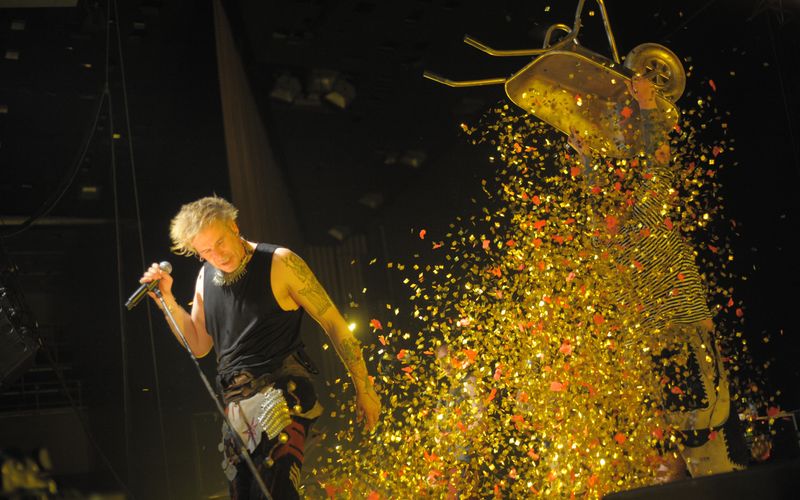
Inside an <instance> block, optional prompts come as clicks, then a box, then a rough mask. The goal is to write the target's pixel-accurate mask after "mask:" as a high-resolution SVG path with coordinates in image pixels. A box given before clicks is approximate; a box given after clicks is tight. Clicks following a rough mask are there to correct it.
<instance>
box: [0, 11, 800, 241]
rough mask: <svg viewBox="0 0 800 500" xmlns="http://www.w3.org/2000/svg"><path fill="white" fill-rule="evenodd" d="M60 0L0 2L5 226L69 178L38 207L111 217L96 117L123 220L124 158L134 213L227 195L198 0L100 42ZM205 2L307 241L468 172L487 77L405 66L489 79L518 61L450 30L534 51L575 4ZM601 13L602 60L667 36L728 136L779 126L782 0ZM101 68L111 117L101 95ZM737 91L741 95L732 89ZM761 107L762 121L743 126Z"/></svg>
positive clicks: (133, 15) (208, 34)
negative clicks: (437, 76)
mask: <svg viewBox="0 0 800 500" xmlns="http://www.w3.org/2000/svg"><path fill="white" fill-rule="evenodd" d="M4 3H7V4H9V5H13V4H15V3H18V2H13V1H11V0H6V2H0V5H2V4H4ZM35 3H36V2H29V5H32V4H35ZM44 3H45V4H46V3H47V2H44ZM51 3H52V2H51ZM55 3H56V4H58V3H59V2H55ZM63 3H64V4H70V3H72V4H75V6H74V7H62V8H28V9H13V8H0V23H2V25H1V26H0V34H2V37H3V38H2V39H3V42H4V50H6V51H7V52H6V57H5V58H4V59H2V60H0V71H1V72H2V73H1V74H2V81H1V82H0V106H5V107H4V108H0V109H5V111H4V112H3V113H2V114H0V141H2V143H1V145H2V147H0V195H1V196H2V201H1V202H0V216H4V217H6V218H7V219H8V217H9V216H15V217H12V218H11V219H8V221H9V223H13V222H19V220H20V218H22V219H24V218H25V217H27V216H29V215H32V214H36V213H37V209H38V208H39V207H41V206H42V205H43V204H47V202H48V200H50V201H52V199H53V196H54V193H58V192H60V187H62V186H63V185H65V183H70V185H69V187H68V188H67V190H66V192H65V194H64V196H63V198H61V199H60V201H59V202H58V203H56V204H55V205H54V209H53V214H56V215H62V216H70V217H110V216H111V213H112V212H113V199H114V190H113V186H112V177H113V175H114V170H113V169H112V168H110V166H109V157H110V151H109V148H108V141H109V133H110V127H111V126H113V127H114V131H115V132H117V133H118V134H120V135H119V137H118V138H117V139H116V140H115V145H116V147H115V148H114V153H115V158H114V160H115V164H116V168H117V169H118V170H119V178H118V193H117V199H118V202H117V204H118V205H119V209H118V210H119V212H120V214H121V215H122V216H127V215H131V214H132V213H134V212H133V209H132V208H128V207H130V206H132V203H133V202H134V201H135V200H134V199H133V198H132V196H133V195H132V194H131V193H132V192H133V191H132V189H133V188H134V186H133V184H132V180H131V179H130V178H129V175H128V174H127V172H128V165H129V164H130V163H131V161H133V166H134V168H135V174H136V176H137V184H136V186H135V187H137V188H138V189H140V190H141V192H140V193H139V196H138V198H139V201H140V203H143V204H144V205H146V207H145V216H148V215H152V216H156V215H155V214H156V211H157V210H159V209H161V208H160V207H159V206H158V204H153V203H152V201H151V200H150V199H148V198H147V197H148V195H149V194H153V195H155V199H158V200H161V199H167V198H171V197H174V196H176V195H177V196H178V197H180V198H182V199H188V198H191V197H192V196H194V193H200V194H204V193H208V192H212V191H216V192H219V193H227V190H228V188H227V183H226V172H225V168H224V163H225V157H224V144H223V142H222V141H223V140H224V139H223V137H222V128H221V118H220V104H219V96H218V90H217V86H216V74H215V52H214V38H213V22H212V9H211V6H210V2H190V1H162V0H144V1H138V2H119V4H120V5H119V7H118V8H119V9H120V11H119V12H118V13H116V14H115V13H114V12H111V17H112V19H113V18H117V17H118V18H119V35H120V36H119V39H117V32H115V31H113V30H112V32H111V33H110V36H109V37H108V39H106V31H105V29H104V19H105V18H106V16H107V12H106V11H107V10H108V6H107V5H106V4H105V3H103V2H89V1H81V2H77V3H76V2H68V1H65V2H63ZM222 3H223V4H224V5H225V6H226V9H227V12H228V16H229V18H230V20H231V24H232V25H233V29H234V32H235V36H236V38H237V41H238V43H239V47H240V51H241V54H242V57H243V59H244V61H245V64H246V67H247V69H248V73H249V76H250V79H251V85H252V88H253V91H254V94H255V96H256V99H257V101H258V103H259V106H260V108H261V112H262V117H263V119H264V121H265V122H266V123H267V126H268V130H269V133H270V134H271V140H272V144H273V147H274V148H275V150H276V152H277V154H278V161H279V163H280V168H281V169H283V171H284V172H285V173H286V177H287V180H288V183H289V185H290V192H291V196H292V198H293V200H294V202H295V206H296V208H297V211H298V214H299V218H300V222H301V225H302V228H303V230H304V235H305V237H306V239H307V240H308V241H311V242H326V241H329V240H330V236H329V235H328V229H329V228H331V227H333V226H346V227H348V228H350V229H351V230H353V231H360V230H364V227H365V226H368V225H369V224H374V223H375V222H376V221H378V222H379V221H380V218H381V216H382V214H383V211H385V210H392V209H397V208H398V204H399V205H400V206H402V207H403V208H405V209H412V210H413V207H411V206H409V205H410V204H409V202H408V197H409V196H412V197H413V196H414V191H415V189H416V188H417V187H418V186H419V185H421V184H425V183H426V182H429V181H434V180H435V181H436V182H441V177H439V176H437V174H436V171H437V170H438V171H440V172H444V171H447V172H450V171H451V170H449V169H451V168H452V169H454V170H452V171H453V172H458V173H459V174H460V175H459V176H458V177H459V178H464V177H465V176H478V177H480V176H485V175H486V172H485V171H484V170H483V169H485V162H482V160H481V156H480V155H476V157H475V158H474V161H469V162H468V163H469V164H465V162H464V160H463V158H462V157H461V156H460V155H459V154H457V153H456V151H457V150H459V148H462V147H464V145H465V144H466V139H465V138H464V137H463V136H462V135H460V132H459V130H460V129H459V123H461V122H463V121H466V122H468V123H469V122H474V121H475V120H476V119H477V118H478V117H479V116H480V114H481V113H482V112H484V111H485V110H486V109H488V108H489V107H491V106H492V105H494V104H496V103H497V102H500V101H502V100H503V98H504V95H503V91H502V88H501V87H499V86H493V87H483V88H471V89H451V88H447V87H443V86H440V85H438V84H436V83H434V82H431V81H429V80H426V79H423V78H422V76H421V75H422V72H423V70H425V69H428V70H434V71H436V72H438V73H441V74H444V75H447V76H451V77H453V78H456V79H468V78H483V77H494V76H508V75H510V74H511V73H513V72H515V71H516V70H517V69H519V68H521V67H522V66H523V65H524V63H525V62H526V60H527V58H524V57H523V58H492V57H490V56H487V55H484V54H482V53H480V52H478V51H476V50H474V49H472V48H470V47H468V46H466V45H464V44H463V43H462V42H461V40H462V37H463V35H464V34H465V33H469V34H470V35H473V36H475V37H476V38H478V39H480V40H482V41H484V42H486V43H488V44H490V45H493V46H496V47H498V48H526V47H539V46H540V45H541V41H542V39H543V36H544V31H545V30H546V28H547V27H548V26H550V25H551V24H554V23H557V22H562V23H567V24H571V23H572V18H573V16H574V9H575V4H576V2H563V1H562V2H545V1H511V0H507V1H500V2H485V1H477V0H446V1H434V0H429V1H403V2H379V1H377V0H360V1H342V2H327V1H321V0H307V1H302V0H293V1H283V2H263V1H258V0H240V1H236V2H231V1H226V2H222ZM111 5H112V7H114V9H116V8H117V7H116V4H114V3H113V2H112V3H111ZM607 7H608V11H609V16H610V20H611V25H612V28H613V30H614V35H615V36H616V40H617V45H618V47H619V50H620V54H621V55H624V54H625V53H627V51H628V50H630V49H631V48H633V47H634V46H636V45H638V44H639V43H643V42H659V43H663V44H666V45H668V46H670V47H671V48H672V49H673V50H674V51H675V52H676V53H678V54H679V55H680V56H681V57H682V58H683V59H684V61H685V65H686V66H687V67H690V68H691V69H693V71H692V72H691V73H690V77H689V91H690V92H691V91H692V89H698V88H699V87H701V86H703V85H706V83H705V82H706V81H707V80H708V79H709V78H711V79H714V80H715V81H716V82H717V83H718V84H719V88H720V100H722V101H724V103H726V104H729V106H730V107H731V110H732V112H733V113H734V119H738V120H740V121H741V124H740V129H739V130H740V131H741V134H740V137H745V136H752V135H753V134H759V135H760V134H766V133H773V135H774V134H779V135H784V134H790V135H791V136H792V137H795V138H796V136H797V135H798V132H797V123H796V119H795V118H793V117H795V116H796V114H797V113H796V111H797V94H796V91H795V89H796V88H797V87H798V77H797V64H796V62H797V60H796V53H797V49H798V36H797V32H798V30H797V15H798V11H800V9H799V8H798V2H794V1H791V2H779V1H775V0H771V1H761V0H759V1H756V0H739V1H735V2H730V1H726V2H715V1H708V2H704V3H701V4H698V3H697V2H691V1H657V2H621V1H610V2H608V6H607ZM112 10H113V9H112ZM15 21H22V22H23V25H22V27H20V25H19V23H17V24H16V25H15V24H14V22H15ZM584 23H585V27H584V29H583V31H582V32H581V37H580V40H581V43H582V44H583V45H584V46H586V47H589V48H590V49H592V50H594V51H596V52H598V53H600V54H605V55H608V54H609V49H608V44H607V42H606V39H605V35H604V33H603V31H602V26H601V22H600V15H599V11H598V9H597V5H596V4H595V3H593V2H587V5H586V9H585V12H584ZM8 51H11V52H8ZM9 54H11V55H9ZM13 54H16V56H14V55H13ZM119 54H122V57H120V55H119ZM734 72H735V76H734ZM106 80H107V81H108V89H109V95H110V100H111V102H112V107H111V108H110V109H111V111H112V112H111V113H109V109H108V108H105V107H101V102H100V97H101V96H102V94H103V88H104V83H105V82H106ZM337 81H338V82H340V83H339V84H338V85H343V91H342V92H343V93H344V94H346V95H347V97H346V100H347V101H348V102H347V105H346V106H345V108H344V109H342V108H341V107H339V106H336V105H334V104H332V103H331V102H329V101H327V100H326V99H325V97H324V95H325V92H326V90H324V89H320V88H319V87H320V86H323V87H324V86H325V85H326V84H327V85H330V84H336V83H335V82H337ZM286 82H291V83H294V85H297V88H295V89H291V85H290V86H289V87H287V86H286V85H285V84H286ZM756 88H758V89H760V90H761V92H760V93H759V94H758V95H757V96H752V95H750V96H749V98H745V97H744V96H745V95H748V94H751V93H752V91H753V90H754V89H756ZM287 89H288V90H287ZM348 93H349V95H348ZM287 95H288V97H287ZM290 100H291V101H292V102H287V101H290ZM679 104H680V103H679ZM98 111H99V113H98ZM765 116H767V117H768V120H767V121H769V122H770V123H771V124H772V125H773V126H774V127H775V129H774V130H775V131H774V132H770V131H769V130H768V129H765V128H764V127H761V126H760V124H759V123H758V122H759V121H764V120H763V118H764V117H765ZM790 120H795V121H794V122H793V123H790ZM128 124H130V127H131V131H132V137H131V139H132V141H128V140H127V139H128V137H127V134H126V131H127V126H128ZM85 146H86V147H85ZM746 146H747V145H746V144H742V146H741V147H742V150H745V151H744V153H745V154H746V153H747V151H746V149H747V148H746ZM84 147H85V152H84ZM784 147H785V151H783V152H782V153H781V155H782V158H781V161H780V162H779V163H780V166H776V168H781V169H784V170H783V172H784V174H785V175H796V172H797V171H798V146H797V140H794V142H793V143H790V144H786V143H784ZM755 156H757V153H755V154H754V157H755ZM132 158H133V160H132ZM456 161H457V162H459V165H452V163H453V162H456ZM78 162H80V164H78ZM448 165H449V167H448ZM734 182H735V181H734ZM176 186H181V187H182V188H183V192H185V193H186V195H185V196H181V194H180V193H181V190H180V189H179V190H176V189H175V187H176ZM144 202H146V203H144ZM420 202H422V200H420ZM176 203H178V200H176V202H175V203H171V204H170V203H168V204H167V205H166V207H165V209H167V210H172V209H173V207H174V206H175V204H176ZM370 207H371V208H370ZM148 210H152V212H148ZM426 211H429V210H428V209H427V208H426V209H423V210H421V211H420V213H426Z"/></svg>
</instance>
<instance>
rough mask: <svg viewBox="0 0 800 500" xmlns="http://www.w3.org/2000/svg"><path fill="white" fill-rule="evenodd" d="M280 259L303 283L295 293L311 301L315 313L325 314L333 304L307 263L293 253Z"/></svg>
mask: <svg viewBox="0 0 800 500" xmlns="http://www.w3.org/2000/svg"><path fill="white" fill-rule="evenodd" d="M281 260H283V262H284V263H285V264H286V266H287V267H288V268H289V269H290V270H291V271H292V274H294V276H295V277H296V278H297V279H298V280H300V282H301V283H302V284H303V287H302V288H301V289H300V290H298V291H297V293H299V294H300V295H302V296H304V297H306V298H307V299H308V300H309V301H310V302H311V304H312V305H313V306H314V308H315V309H316V312H317V314H319V315H322V314H325V312H326V311H327V310H328V309H330V308H331V307H332V306H333V303H332V302H331V299H330V297H328V294H327V293H326V292H325V289H324V288H322V285H321V284H320V283H319V281H317V278H316V276H314V273H313V272H311V269H309V267H308V265H307V264H306V263H305V262H304V261H303V259H301V258H300V257H298V256H297V255H295V254H293V253H289V254H288V255H286V256H284V257H282V259H281Z"/></svg>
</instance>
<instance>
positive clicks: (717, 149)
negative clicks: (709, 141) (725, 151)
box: [711, 146, 722, 158]
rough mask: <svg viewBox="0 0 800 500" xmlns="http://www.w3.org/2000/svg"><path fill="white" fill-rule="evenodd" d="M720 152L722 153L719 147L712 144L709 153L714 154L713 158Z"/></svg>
mask: <svg viewBox="0 0 800 500" xmlns="http://www.w3.org/2000/svg"><path fill="white" fill-rule="evenodd" d="M720 153H722V148H721V147H719V146H714V147H713V148H711V154H712V155H714V158H716V157H717V156H718V155H719V154H720Z"/></svg>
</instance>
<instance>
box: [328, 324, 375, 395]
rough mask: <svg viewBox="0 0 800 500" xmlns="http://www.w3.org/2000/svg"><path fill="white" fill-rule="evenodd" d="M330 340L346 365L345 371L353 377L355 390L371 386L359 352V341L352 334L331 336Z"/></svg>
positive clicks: (362, 357) (362, 356)
mask: <svg viewBox="0 0 800 500" xmlns="http://www.w3.org/2000/svg"><path fill="white" fill-rule="evenodd" d="M331 340H332V341H333V344H334V348H335V349H336V352H337V353H338V354H339V357H340V358H341V359H342V362H343V363H344V365H345V366H346V367H347V371H348V372H349V373H350V377H351V378H352V379H353V384H355V386H356V390H357V391H359V392H360V391H363V390H366V389H368V388H370V387H372V383H371V382H370V380H369V372H367V365H366V363H364V355H363V354H362V353H361V343H360V342H359V341H358V340H357V339H356V338H355V337H352V336H346V337H343V338H338V337H332V339H331Z"/></svg>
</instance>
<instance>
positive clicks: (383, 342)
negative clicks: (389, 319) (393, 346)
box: [378, 335, 389, 345]
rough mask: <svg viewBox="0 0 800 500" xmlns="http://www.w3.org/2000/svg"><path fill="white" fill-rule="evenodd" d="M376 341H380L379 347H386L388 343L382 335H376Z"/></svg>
mask: <svg viewBox="0 0 800 500" xmlns="http://www.w3.org/2000/svg"><path fill="white" fill-rule="evenodd" d="M378 340H379V341H380V343H381V345H386V344H388V343H389V341H388V340H386V337H385V336H383V335H378Z"/></svg>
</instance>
